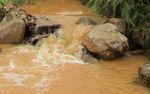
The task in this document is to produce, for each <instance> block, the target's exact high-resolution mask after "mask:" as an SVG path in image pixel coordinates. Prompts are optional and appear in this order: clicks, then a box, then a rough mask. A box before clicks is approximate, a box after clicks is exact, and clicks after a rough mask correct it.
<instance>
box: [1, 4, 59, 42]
mask: <svg viewBox="0 0 150 94" xmlns="http://www.w3.org/2000/svg"><path fill="white" fill-rule="evenodd" d="M5 11H6V15H5V17H4V18H3V19H2V22H1V23H0V27H1V28H0V43H13V44H14V43H15V44H16V43H31V44H35V43H36V42H37V41H38V40H39V39H41V38H44V37H48V34H50V33H54V32H55V30H56V29H58V28H60V24H58V23H55V22H53V21H51V20H50V19H49V18H47V17H38V16H33V15H30V14H27V13H26V12H25V11H24V10H22V9H21V8H16V7H15V6H13V5H11V4H8V5H6V7H5Z"/></svg>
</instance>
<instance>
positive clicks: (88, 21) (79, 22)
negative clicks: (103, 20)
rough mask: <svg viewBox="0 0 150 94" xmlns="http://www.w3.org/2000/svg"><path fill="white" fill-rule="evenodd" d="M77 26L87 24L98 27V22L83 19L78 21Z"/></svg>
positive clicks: (86, 18)
mask: <svg viewBox="0 0 150 94" xmlns="http://www.w3.org/2000/svg"><path fill="white" fill-rule="evenodd" d="M76 24H77V25H78V24H85V25H97V23H96V21H94V20H93V19H91V18H88V17H81V18H79V19H78V20H77V22H76Z"/></svg>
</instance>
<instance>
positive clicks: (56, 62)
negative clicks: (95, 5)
mask: <svg viewBox="0 0 150 94" xmlns="http://www.w3.org/2000/svg"><path fill="white" fill-rule="evenodd" d="M23 8H24V9H25V10H26V11H27V12H28V13H32V14H35V15H47V16H49V18H50V19H53V20H55V21H56V22H59V23H60V24H61V25H62V29H61V30H59V32H60V35H61V36H60V37H59V38H56V37H55V36H54V35H51V36H49V37H48V38H47V39H43V40H41V41H40V42H39V44H38V45H37V46H36V47H33V46H31V45H10V44H7V45H4V44H1V45H0V47H1V48H2V53H0V94H150V89H149V88H146V87H143V86H142V85H140V84H138V83H137V78H138V75H137V69H138V67H139V65H141V64H143V63H145V62H147V61H148V59H147V58H146V57H145V56H143V55H136V56H132V55H130V54H128V55H126V56H124V57H123V58H121V59H117V60H111V61H105V60H101V61H100V62H99V63H97V64H90V63H88V62H84V61H82V60H81V59H80V57H81V54H82V48H83V47H82V45H81V38H80V37H81V36H82V34H83V35H84V33H82V32H84V31H86V29H85V28H79V27H77V26H76V25H75V22H76V20H77V19H78V18H79V17H81V16H89V17H92V18H95V19H96V20H97V21H99V23H103V22H104V21H105V20H104V19H103V18H101V17H95V16H92V13H90V10H89V9H88V8H87V7H85V6H82V5H81V4H80V2H79V0H45V1H44V2H42V0H37V2H36V4H35V5H26V6H23Z"/></svg>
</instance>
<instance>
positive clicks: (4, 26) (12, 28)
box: [0, 12, 25, 43]
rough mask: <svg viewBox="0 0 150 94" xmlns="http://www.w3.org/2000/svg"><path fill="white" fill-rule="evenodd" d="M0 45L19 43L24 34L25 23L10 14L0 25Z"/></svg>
mask: <svg viewBox="0 0 150 94" xmlns="http://www.w3.org/2000/svg"><path fill="white" fill-rule="evenodd" d="M0 27H1V28H0V43H21V42H22V41H23V39H24V34H25V22H24V21H23V20H22V19H21V18H19V17H17V16H16V15H14V14H13V13H12V12H10V13H8V14H6V16H5V17H4V19H3V20H2V22H1V23H0Z"/></svg>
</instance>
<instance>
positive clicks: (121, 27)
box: [108, 18, 126, 34]
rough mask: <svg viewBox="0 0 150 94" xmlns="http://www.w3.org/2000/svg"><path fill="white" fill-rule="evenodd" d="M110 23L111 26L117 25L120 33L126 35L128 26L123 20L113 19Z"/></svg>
mask: <svg viewBox="0 0 150 94" xmlns="http://www.w3.org/2000/svg"><path fill="white" fill-rule="evenodd" d="M108 22H109V23H111V24H114V25H116V26H117V27H118V29H119V32H120V33H123V34H124V33H125V31H126V24H125V23H124V22H123V21H122V20H121V19H118V18H111V19H109V21H108Z"/></svg>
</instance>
